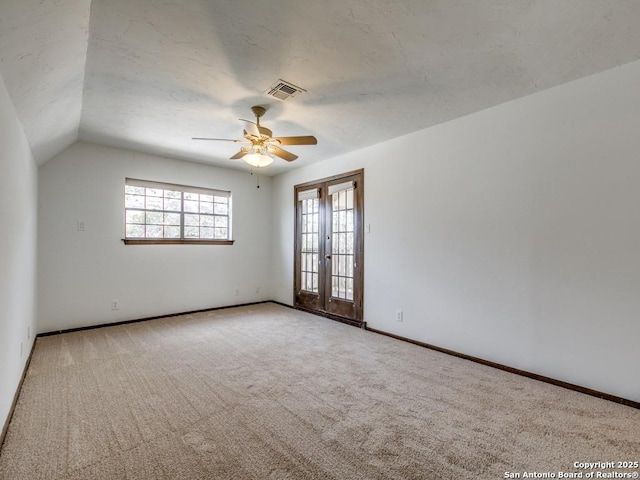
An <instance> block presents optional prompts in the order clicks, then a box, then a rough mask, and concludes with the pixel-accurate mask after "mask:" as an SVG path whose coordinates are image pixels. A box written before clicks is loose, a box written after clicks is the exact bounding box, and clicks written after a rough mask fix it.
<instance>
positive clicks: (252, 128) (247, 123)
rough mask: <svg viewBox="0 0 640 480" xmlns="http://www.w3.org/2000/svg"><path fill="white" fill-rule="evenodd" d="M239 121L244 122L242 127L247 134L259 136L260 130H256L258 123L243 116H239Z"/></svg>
mask: <svg viewBox="0 0 640 480" xmlns="http://www.w3.org/2000/svg"><path fill="white" fill-rule="evenodd" d="M240 121H241V122H244V129H245V131H246V132H247V133H248V134H249V135H253V136H254V137H258V138H260V130H258V125H257V124H256V123H255V122H252V121H251V120H245V119H244V118H241V119H240Z"/></svg>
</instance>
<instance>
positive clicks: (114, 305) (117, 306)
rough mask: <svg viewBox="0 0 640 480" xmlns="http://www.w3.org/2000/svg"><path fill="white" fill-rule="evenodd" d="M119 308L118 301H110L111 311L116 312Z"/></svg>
mask: <svg viewBox="0 0 640 480" xmlns="http://www.w3.org/2000/svg"><path fill="white" fill-rule="evenodd" d="M118 308H120V302H119V301H118V300H111V310H118Z"/></svg>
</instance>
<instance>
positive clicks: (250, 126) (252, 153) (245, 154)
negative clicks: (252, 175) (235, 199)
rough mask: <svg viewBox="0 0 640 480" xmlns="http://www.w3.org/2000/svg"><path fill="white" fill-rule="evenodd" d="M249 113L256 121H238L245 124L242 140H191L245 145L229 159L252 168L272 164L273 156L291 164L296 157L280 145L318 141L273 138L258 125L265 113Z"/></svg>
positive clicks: (258, 110) (254, 109)
mask: <svg viewBox="0 0 640 480" xmlns="http://www.w3.org/2000/svg"><path fill="white" fill-rule="evenodd" d="M251 111H252V112H253V114H254V115H255V116H256V121H255V122H252V121H250V120H243V119H240V120H241V121H242V122H244V124H245V128H244V131H243V136H244V140H232V139H229V138H203V137H193V138H192V139H193V140H215V141H222V142H235V143H247V144H248V145H246V146H243V147H241V148H240V151H239V152H238V153H236V154H235V155H234V156H232V157H231V159H232V160H235V159H237V158H242V159H243V160H244V161H245V162H247V163H248V164H249V165H251V166H253V167H266V166H267V165H270V164H271V163H272V162H273V155H275V156H277V157H280V158H282V159H283V160H286V161H287V162H293V161H294V160H295V159H296V158H298V156H297V155H294V154H293V153H291V152H288V151H286V150H284V149H282V148H280V145H316V144H317V143H318V140H317V139H316V137H314V136H313V135H303V136H298V137H274V136H273V132H272V131H271V130H269V129H268V128H266V127H263V126H261V125H260V117H262V116H263V115H264V114H265V112H266V111H267V109H266V108H264V107H261V106H257V105H256V106H254V107H251Z"/></svg>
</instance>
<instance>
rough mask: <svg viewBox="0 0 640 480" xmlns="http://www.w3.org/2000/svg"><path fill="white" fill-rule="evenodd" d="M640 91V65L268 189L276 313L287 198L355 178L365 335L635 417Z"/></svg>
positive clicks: (285, 295) (282, 283)
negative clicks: (561, 389) (538, 380)
mask: <svg viewBox="0 0 640 480" xmlns="http://www.w3.org/2000/svg"><path fill="white" fill-rule="evenodd" d="M638 85H640V62H636V63H632V64H628V65H626V66H623V67H620V68H617V69H613V70H610V71H606V72H603V73H601V74H599V75H595V76H592V77H588V78H585V79H582V80H579V81H575V82H572V83H569V84H565V85H562V86H559V87H557V88H553V89H551V90H546V91H543V92H540V93H537V94H534V95H531V96H529V97H525V98H522V99H519V100H517V101H513V102H510V103H506V104H503V105H499V106H497V107H494V108H491V109H488V110H485V111H482V112H479V113H476V114H473V115H470V116H467V117H464V118H460V119H457V120H455V121H452V122H449V123H446V124H442V125H439V126H436V127H433V128H430V129H426V130H423V131H419V132H416V133H413V134H410V135H407V136H405V137H401V138H398V139H395V140H392V141H389V142H385V143H382V144H379V145H376V146H373V147H370V148H368V149H365V150H361V151H357V152H354V153H351V154H348V155H345V156H342V157H339V158H335V159H331V160H328V161H326V162H323V163H321V164H317V165H312V166H309V167H306V168H303V169H300V170H295V171H293V172H290V173H287V174H284V175H281V176H279V177H276V178H275V180H274V197H273V199H274V204H273V210H274V212H276V217H275V218H274V222H275V225H276V228H275V230H274V239H273V248H274V250H273V256H274V269H275V270H274V275H275V278H274V288H275V290H274V296H275V297H274V298H275V299H276V300H278V301H281V302H284V303H288V304H291V303H292V270H293V255H292V252H293V216H294V213H293V200H292V199H293V193H292V192H293V186H294V185H295V184H298V183H302V182H306V181H311V180H314V179H318V178H322V177H326V176H328V175H332V174H336V173H339V172H342V171H348V170H352V169H355V168H361V167H364V168H365V223H367V224H370V225H371V233H370V234H366V235H365V294H364V300H365V303H364V316H365V321H366V322H368V324H369V326H371V327H373V328H376V329H380V330H384V331H387V332H392V333H395V334H398V335H402V336H405V337H409V338H413V339H416V340H420V341H423V342H427V343H431V344H435V345H439V346H441V347H445V348H449V349H452V350H456V351H459V352H463V353H467V354H470V355H474V356H477V357H480V358H484V359H487V360H492V361H496V362H499V363H502V364H506V365H510V366H513V367H516V368H520V369H523V370H527V371H530V372H535V373H538V374H542V375H547V376H550V377H553V378H556V379H560V380H563V381H567V382H570V383H575V384H578V385H582V386H586V387H589V388H593V389H596V390H600V391H604V392H608V393H611V394H614V395H619V396H622V397H625V398H629V399H633V400H635V401H640V382H638V381H637V380H636V377H637V373H635V372H637V367H638V365H640V349H639V348H638V339H639V338H640V321H638V320H639V318H640V251H639V250H640V213H639V212H640V159H639V154H640V135H639V134H638V126H639V125H640V89H639V88H638ZM427 107H428V106H427ZM396 309H402V310H404V322H403V323H398V322H396V321H395V320H394V312H395V310H396Z"/></svg>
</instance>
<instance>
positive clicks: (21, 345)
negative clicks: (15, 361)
mask: <svg viewBox="0 0 640 480" xmlns="http://www.w3.org/2000/svg"><path fill="white" fill-rule="evenodd" d="M22 347H23V344H22V342H20V358H22V350H23V349H22Z"/></svg>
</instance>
